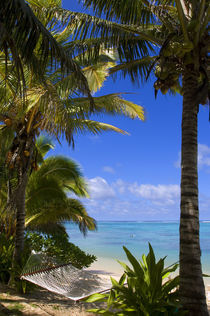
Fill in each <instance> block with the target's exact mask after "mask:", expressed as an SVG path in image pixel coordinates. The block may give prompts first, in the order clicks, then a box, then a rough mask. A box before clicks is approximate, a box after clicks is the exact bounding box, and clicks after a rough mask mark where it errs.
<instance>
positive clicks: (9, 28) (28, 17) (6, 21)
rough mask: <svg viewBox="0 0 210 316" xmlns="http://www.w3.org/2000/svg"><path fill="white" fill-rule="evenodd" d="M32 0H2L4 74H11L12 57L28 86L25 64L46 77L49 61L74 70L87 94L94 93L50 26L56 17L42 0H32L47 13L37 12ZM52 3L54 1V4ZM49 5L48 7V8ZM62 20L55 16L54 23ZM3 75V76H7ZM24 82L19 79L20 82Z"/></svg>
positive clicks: (0, 43)
mask: <svg viewBox="0 0 210 316" xmlns="http://www.w3.org/2000/svg"><path fill="white" fill-rule="evenodd" d="M29 3H30V1H28V3H26V2H25V1H24V0H9V1H6V2H4V1H1V3H0V17H1V24H0V34H1V37H0V51H1V52H4V59H5V71H4V72H5V78H6V77H7V75H9V70H8V69H7V62H8V61H11V62H12V64H13V65H15V71H16V73H17V76H18V78H19V79H21V81H22V84H23V87H25V85H26V83H25V76H24V70H23V68H24V64H27V65H28V66H29V67H30V69H31V71H32V72H33V74H34V75H37V76H38V77H39V79H40V80H43V79H44V78H43V74H44V72H45V68H46V65H50V66H51V68H54V69H55V68H58V67H59V68H60V69H61V72H62V73H63V74H64V73H74V77H75V81H76V82H77V85H78V88H79V89H80V90H81V91H82V92H83V93H85V94H88V95H89V97H90V100H91V95H90V91H89V87H88V84H87V81H86V79H85V77H84V75H83V73H82V72H81V69H80V67H79V65H78V64H77V63H76V62H75V61H73V59H72V58H71V56H70V54H68V53H67V52H66V51H65V50H64V48H63V47H62V45H60V43H58V42H57V41H56V38H55V36H54V34H53V33H52V32H50V29H49V28H47V26H48V24H49V23H51V21H52V19H53V17H52V16H51V15H50V14H49V12H47V11H48V10H49V9H50V6H49V7H48V8H46V2H43V4H44V5H45V7H43V8H42V4H41V3H40V2H39V1H36V2H35V1H32V3H37V5H39V12H41V11H42V10H43V11H44V13H42V14H39V16H37V15H36V14H35V12H33V10H32V9H31V7H30V6H29ZM56 5H57V6H61V1H56ZM51 6H52V5H51ZM47 9H48V10H47ZM43 14H45V17H46V18H45V21H44V23H42V21H40V19H39V18H41V16H42V15H43ZM58 23H59V21H58V20H56V18H55V16H54V23H53V25H51V27H52V28H53V27H55V25H56V24H57V25H58ZM5 78H4V80H5ZM20 83H21V82H19V85H20Z"/></svg>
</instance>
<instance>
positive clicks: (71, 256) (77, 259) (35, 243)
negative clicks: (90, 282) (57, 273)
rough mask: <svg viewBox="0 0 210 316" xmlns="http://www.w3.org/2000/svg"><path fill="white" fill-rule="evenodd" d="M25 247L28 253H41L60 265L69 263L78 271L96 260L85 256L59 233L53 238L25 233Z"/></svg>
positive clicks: (63, 234)
mask: <svg viewBox="0 0 210 316" xmlns="http://www.w3.org/2000/svg"><path fill="white" fill-rule="evenodd" d="M26 245H27V247H28V248H29V249H30V251H31V250H34V251H35V252H41V253H43V254H46V255H47V256H49V257H53V258H55V259H57V260H59V261H60V262H62V263H71V264H72V265H73V266H75V267H76V268H79V269H82V268H84V267H86V268H87V267H89V266H90V265H91V264H92V263H93V262H94V261H95V260H96V257H95V256H94V255H90V254H86V253H85V252H84V251H82V250H81V249H80V248H79V247H77V246H75V245H74V244H72V243H70V242H69V241H68V235H67V234H65V233H61V232H60V233H59V234H54V235H53V236H52V235H40V234H38V233H27V236H26Z"/></svg>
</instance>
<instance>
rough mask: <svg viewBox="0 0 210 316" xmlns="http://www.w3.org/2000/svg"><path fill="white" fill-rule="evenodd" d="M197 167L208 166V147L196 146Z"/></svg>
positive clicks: (209, 161)
mask: <svg viewBox="0 0 210 316" xmlns="http://www.w3.org/2000/svg"><path fill="white" fill-rule="evenodd" d="M198 166H199V167H202V166H210V147H208V146H207V145H205V144H198Z"/></svg>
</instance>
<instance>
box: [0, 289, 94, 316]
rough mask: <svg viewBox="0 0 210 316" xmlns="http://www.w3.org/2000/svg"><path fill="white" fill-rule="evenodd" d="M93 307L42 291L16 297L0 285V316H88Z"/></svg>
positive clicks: (92, 305)
mask: <svg viewBox="0 0 210 316" xmlns="http://www.w3.org/2000/svg"><path fill="white" fill-rule="evenodd" d="M94 307H96V305H95V304H88V303H83V302H77V303H75V302H73V301H71V300H69V299H68V298H65V297H63V296H60V295H56V294H53V293H51V292H48V291H46V290H43V289H37V290H35V291H33V292H32V293H30V294H25V295H17V294H16V293H15V292H14V291H13V290H12V289H10V288H9V287H7V286H3V285H0V316H6V315H12V316H28V315H30V316H49V315H52V316H70V315H71V316H79V315H81V316H88V315H89V316H90V315H94V314H92V313H88V312H86V310H87V309H89V308H94Z"/></svg>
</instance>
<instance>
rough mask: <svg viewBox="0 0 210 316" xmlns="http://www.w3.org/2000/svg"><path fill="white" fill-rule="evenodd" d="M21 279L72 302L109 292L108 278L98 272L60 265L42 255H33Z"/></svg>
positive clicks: (109, 282)
mask: <svg viewBox="0 0 210 316" xmlns="http://www.w3.org/2000/svg"><path fill="white" fill-rule="evenodd" d="M21 279H24V280H27V281H29V282H31V283H34V284H36V285H39V286H40V287H42V288H45V289H47V290H49V291H51V292H54V293H57V294H61V295H64V296H66V297H68V298H70V299H72V300H74V301H78V300H81V299H83V298H85V297H87V296H89V295H91V294H94V293H99V292H100V293H101V292H106V291H108V290H110V288H111V287H112V284H111V280H110V277H109V276H108V275H104V273H103V271H100V270H79V269H77V268H75V267H74V266H72V265H71V264H70V263H60V262H58V261H57V260H55V259H54V258H50V257H47V256H46V255H43V254H33V255H31V256H30V258H29V260H28V261H27V263H26V265H25V267H24V269H23V271H22V274H21Z"/></svg>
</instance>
